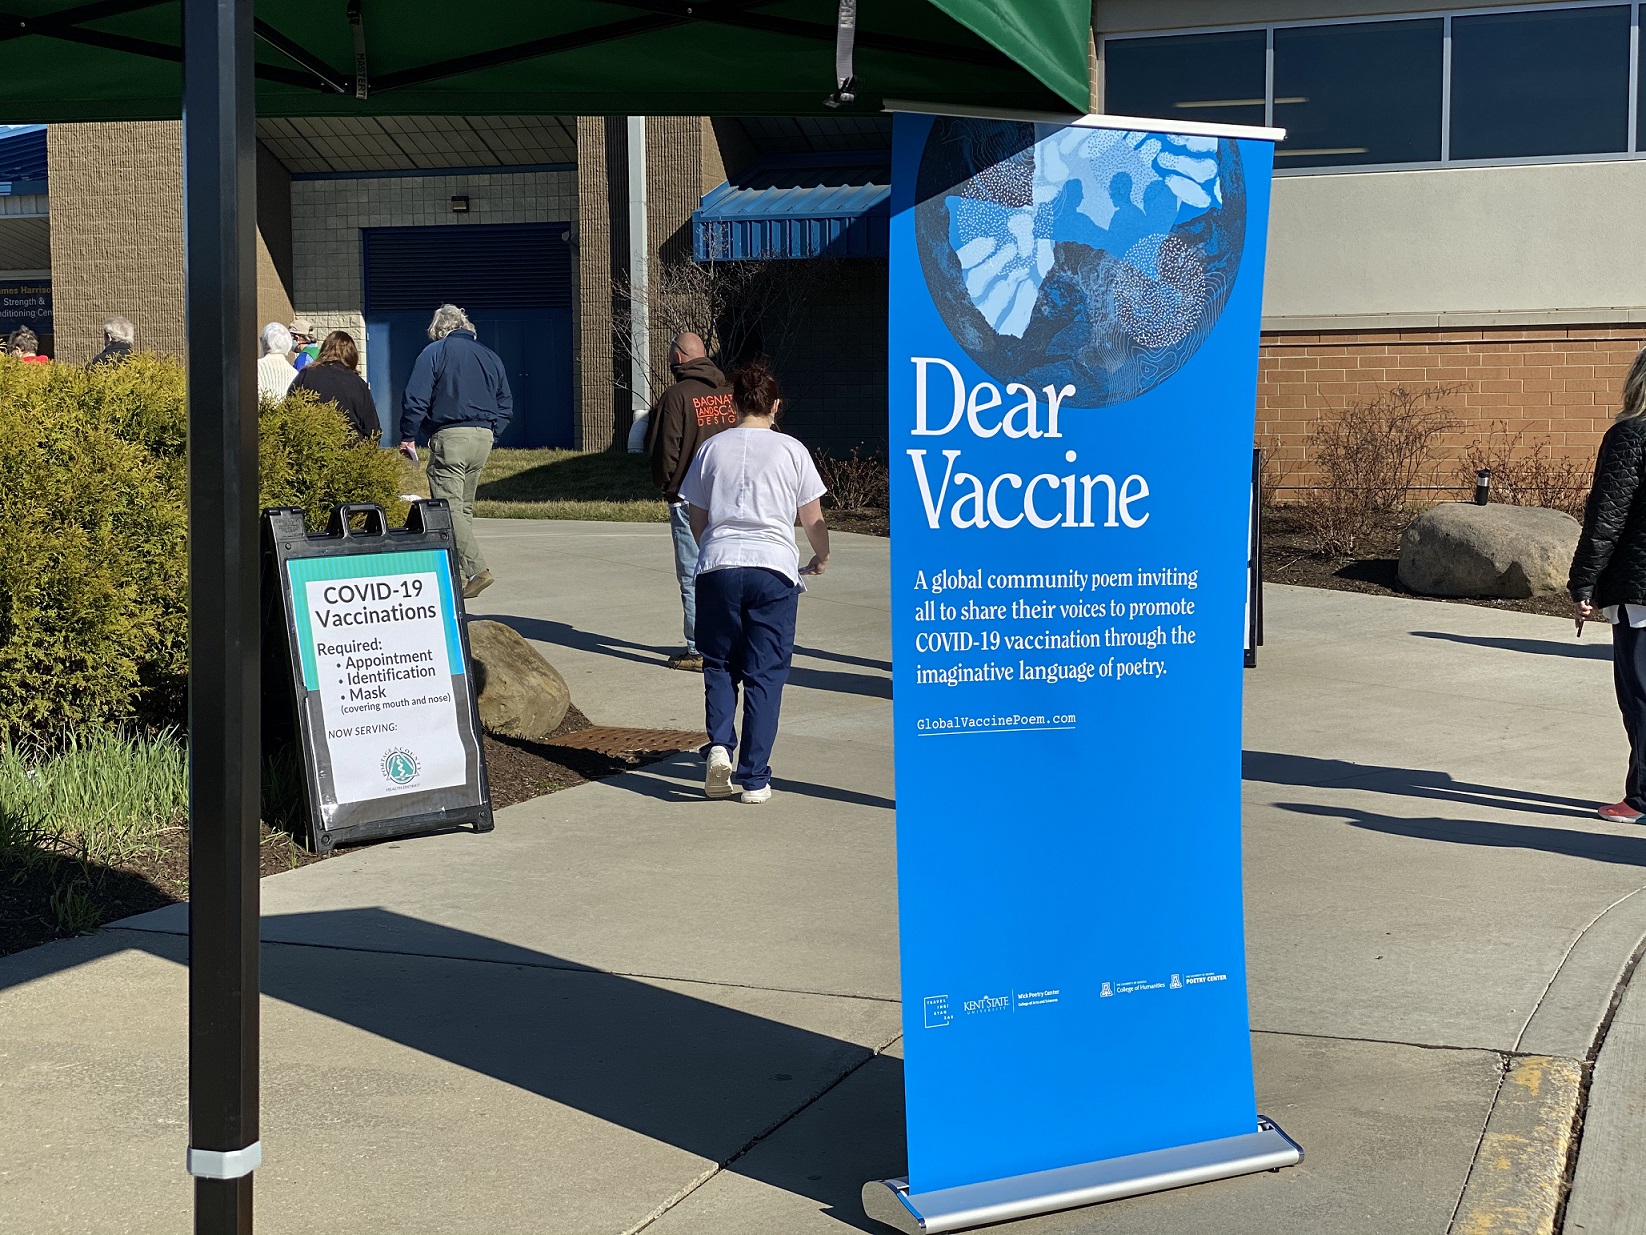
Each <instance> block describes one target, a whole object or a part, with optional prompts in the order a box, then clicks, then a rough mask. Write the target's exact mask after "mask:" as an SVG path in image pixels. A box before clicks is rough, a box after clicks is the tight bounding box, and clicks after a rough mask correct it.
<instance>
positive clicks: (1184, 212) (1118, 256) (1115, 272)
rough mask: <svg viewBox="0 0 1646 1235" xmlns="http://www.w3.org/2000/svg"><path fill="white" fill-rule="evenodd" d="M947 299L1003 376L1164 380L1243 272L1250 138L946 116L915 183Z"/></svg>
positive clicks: (942, 300) (1126, 383)
mask: <svg viewBox="0 0 1646 1235" xmlns="http://www.w3.org/2000/svg"><path fill="white" fill-rule="evenodd" d="M915 202H916V205H915V237H916V246H917V248H918V250H919V254H920V264H921V269H922V271H923V273H924V275H925V280H926V287H927V290H928V291H929V292H930V293H931V297H932V302H933V304H934V305H935V306H936V308H937V311H938V313H939V314H940V315H941V316H942V318H943V322H944V325H945V326H947V327H948V329H949V332H950V333H951V334H952V335H953V337H954V339H955V341H956V342H958V343H959V344H960V346H961V347H963V348H964V349H965V350H966V353H967V354H968V355H969V356H970V357H971V358H972V360H974V361H975V362H976V363H977V364H978V365H979V366H980V367H981V368H982V369H983V370H984V371H985V372H987V373H988V374H989V375H990V376H991V377H994V378H996V379H997V380H1000V381H1018V382H1022V383H1025V384H1027V385H1029V386H1033V387H1039V386H1043V385H1046V384H1049V383H1050V384H1056V385H1058V386H1062V385H1065V384H1072V385H1074V386H1075V387H1076V388H1077V389H1078V390H1079V392H1080V393H1079V398H1078V402H1075V403H1073V404H1072V405H1073V406H1078V407H1084V408H1095V407H1111V406H1113V405H1114V404H1117V403H1124V402H1126V401H1127V400H1129V399H1135V398H1136V397H1137V396H1138V395H1141V394H1143V393H1145V392H1146V391H1149V390H1152V389H1153V388H1154V387H1156V386H1158V385H1160V383H1161V382H1164V381H1165V380H1166V379H1167V378H1169V377H1171V375H1172V374H1174V373H1176V372H1177V371H1178V370H1179V369H1180V368H1182V367H1183V365H1184V364H1186V363H1187V362H1188V360H1189V358H1190V357H1191V356H1193V355H1194V354H1195V352H1196V351H1197V350H1198V349H1199V347H1200V345H1201V344H1202V343H1204V342H1205V341H1206V339H1207V337H1208V336H1209V335H1210V334H1211V332H1212V328H1213V327H1214V326H1215V325H1216V324H1217V320H1218V318H1219V316H1220V315H1221V314H1222V312H1223V307H1224V305H1225V303H1226V302H1227V301H1228V298H1229V293H1230V291H1231V290H1232V289H1233V287H1234V283H1235V278H1236V276H1237V275H1238V273H1239V271H1240V259H1241V253H1242V251H1243V250H1244V248H1245V240H1246V184H1245V173H1244V169H1243V168H1242V166H1241V159H1240V149H1239V147H1238V146H1237V145H1236V144H1235V143H1234V142H1233V141H1229V140H1226V139H1219V138H1214V137H1191V136H1184V135H1178V134H1164V133H1145V132H1121V131H1118V130H1112V129H1084V128H1064V127H1062V126H1059V125H1055V124H1039V125H1036V124H1027V123H1023V124H1009V123H1003V122H1001V121H998V120H973V119H948V118H939V119H938V120H936V121H935V122H934V123H933V125H932V129H931V133H930V135H929V136H928V137H927V139H926V147H925V150H924V152H923V153H922V156H921V160H920V169H919V172H918V175H917V185H916V192H915Z"/></svg>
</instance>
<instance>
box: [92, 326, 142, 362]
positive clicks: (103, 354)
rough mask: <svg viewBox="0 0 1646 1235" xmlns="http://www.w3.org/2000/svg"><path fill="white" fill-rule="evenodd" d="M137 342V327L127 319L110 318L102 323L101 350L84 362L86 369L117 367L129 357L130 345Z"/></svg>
mask: <svg viewBox="0 0 1646 1235" xmlns="http://www.w3.org/2000/svg"><path fill="white" fill-rule="evenodd" d="M135 342H137V327H135V326H133V325H132V324H131V319H130V318H129V317H118V316H116V317H110V318H107V319H105V320H104V322H103V350H102V351H100V352H98V353H97V355H95V356H93V357H92V358H91V359H90V360H88V361H87V362H86V368H88V369H95V368H97V367H98V366H99V365H106V364H107V365H117V364H121V363H123V362H124V361H125V360H126V358H127V357H128V356H130V355H131V349H132V344H133V343H135Z"/></svg>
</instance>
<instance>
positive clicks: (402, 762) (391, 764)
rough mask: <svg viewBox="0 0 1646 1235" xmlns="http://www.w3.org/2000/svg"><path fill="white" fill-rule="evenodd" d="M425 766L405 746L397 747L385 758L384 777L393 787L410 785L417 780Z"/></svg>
mask: <svg viewBox="0 0 1646 1235" xmlns="http://www.w3.org/2000/svg"><path fill="white" fill-rule="evenodd" d="M422 770H423V765H422V764H420V763H418V762H417V756H416V755H414V754H412V753H411V751H409V750H407V749H406V748H405V747H403V746H397V747H395V748H394V749H393V750H391V751H389V752H388V754H386V755H384V756H383V775H384V777H385V778H387V780H388V782H389V783H390V784H391V785H409V784H411V783H412V781H414V780H416V779H417V774H418V773H419V772H421V771H422Z"/></svg>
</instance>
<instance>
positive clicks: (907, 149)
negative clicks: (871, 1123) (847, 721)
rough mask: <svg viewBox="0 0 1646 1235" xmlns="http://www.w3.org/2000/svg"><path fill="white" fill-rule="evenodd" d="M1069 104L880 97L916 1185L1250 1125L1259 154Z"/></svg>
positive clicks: (901, 852)
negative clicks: (1083, 114)
mask: <svg viewBox="0 0 1646 1235" xmlns="http://www.w3.org/2000/svg"><path fill="white" fill-rule="evenodd" d="M1098 122H1100V118H1099V119H1098ZM1093 123H1094V122H1093V121H1091V120H1088V121H1085V122H1082V124H1080V125H1071V126H1067V127H1065V126H1060V125H1047V124H1029V123H1015V122H1007V121H999V120H977V119H954V118H942V117H939V118H933V117H929V116H912V115H899V116H897V117H896V129H895V141H894V153H893V176H892V183H893V197H892V209H893V217H892V221H891V289H890V310H891V319H890V320H891V326H890V382H891V438H890V458H891V467H892V613H893V620H892V634H893V646H894V648H895V654H894V656H893V665H894V670H893V680H894V699H895V734H896V749H897V805H898V811H897V860H898V894H899V908H900V915H901V935H902V939H901V944H902V964H903V1023H904V1030H905V1035H906V1049H907V1072H906V1081H905V1086H906V1095H907V1101H908V1147H909V1186H910V1189H911V1190H912V1191H913V1192H916V1193H926V1192H931V1191H933V1190H937V1189H945V1188H952V1187H958V1186H961V1185H965V1184H972V1183H978V1182H983V1181H987V1180H996V1179H1002V1178H1006V1177H1009V1176H1015V1175H1021V1174H1026V1173H1029V1172H1034V1171H1042V1170H1049V1169H1052V1168H1056V1167H1064V1166H1073V1165H1077V1164H1081V1163H1089V1162H1095V1161H1100V1160H1104V1159H1110V1158H1115V1157H1118V1156H1121V1155H1127V1154H1135V1153H1142V1152H1145V1151H1149V1150H1159V1149H1166V1148H1170V1147H1174V1146H1183V1145H1190V1144H1195V1143H1198V1142H1202V1141H1207V1140H1212V1139H1215V1138H1222V1137H1231V1136H1239V1135H1242V1134H1250V1133H1252V1132H1253V1131H1254V1130H1255V1129H1256V1127H1257V1111H1256V1106H1255V1102H1254V1098H1253V1090H1252V1067H1251V1053H1250V1041H1249V1036H1248V1032H1249V1031H1248V1023H1247V1011H1246V982H1245V957H1244V942H1243V938H1242V917H1241V859H1240V706H1241V674H1242V649H1243V647H1244V644H1245V618H1244V612H1245V603H1246V588H1247V574H1246V562H1247V530H1248V519H1249V507H1248V502H1249V500H1250V492H1251V459H1252V453H1251V452H1252V437H1253V427H1254V426H1253V419H1254V408H1255V403H1256V393H1257V350H1258V328H1259V314H1260V309H1261V302H1262V291H1263V256H1264V239H1265V231H1266V228H1267V220H1268V204H1269V183H1270V174H1271V170H1272V162H1273V146H1272V144H1271V143H1270V142H1268V141H1264V140H1248V139H1235V138H1231V137H1228V136H1207V135H1200V136H1196V135H1189V134H1174V133H1169V132H1148V133H1144V132H1128V131H1124V130H1119V129H1110V128H1100V127H1092V125H1093Z"/></svg>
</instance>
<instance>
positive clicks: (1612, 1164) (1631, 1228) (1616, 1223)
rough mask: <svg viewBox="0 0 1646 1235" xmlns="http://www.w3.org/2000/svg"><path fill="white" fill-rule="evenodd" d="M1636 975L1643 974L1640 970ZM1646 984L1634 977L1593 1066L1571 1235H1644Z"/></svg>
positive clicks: (1571, 1204)
mask: <svg viewBox="0 0 1646 1235" xmlns="http://www.w3.org/2000/svg"><path fill="white" fill-rule="evenodd" d="M1635 972H1636V974H1638V973H1639V970H1638V969H1637V970H1636V971H1635ZM1642 1161H1646V983H1643V982H1640V981H1636V980H1634V979H1633V978H1631V980H1630V982H1629V986H1628V989H1627V990H1625V991H1624V994H1623V999H1622V1001H1621V1002H1620V1003H1619V1004H1618V1009H1617V1014H1616V1015H1615V1016H1614V1017H1613V1018H1612V1023H1611V1025H1610V1027H1609V1028H1608V1029H1607V1031H1606V1038H1605V1041H1604V1042H1603V1043H1602V1044H1601V1047H1600V1055H1599V1057H1598V1058H1597V1059H1596V1060H1595V1069H1594V1078H1593V1080H1592V1081H1591V1083H1590V1086H1589V1106H1588V1110H1587V1111H1586V1112H1585V1114H1584V1120H1583V1139H1582V1143H1581V1144H1580V1146H1579V1149H1578V1157H1577V1171H1576V1173H1575V1175H1574V1177H1573V1180H1572V1194H1571V1199H1570V1200H1569V1201H1568V1202H1567V1206H1566V1221H1565V1224H1564V1227H1563V1229H1564V1231H1565V1232H1567V1235H1643V1233H1646V1188H1642V1187H1641V1184H1640V1173H1641V1163H1642Z"/></svg>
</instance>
